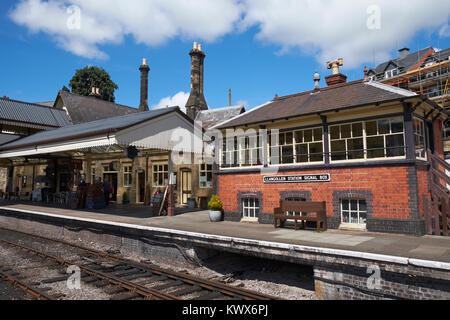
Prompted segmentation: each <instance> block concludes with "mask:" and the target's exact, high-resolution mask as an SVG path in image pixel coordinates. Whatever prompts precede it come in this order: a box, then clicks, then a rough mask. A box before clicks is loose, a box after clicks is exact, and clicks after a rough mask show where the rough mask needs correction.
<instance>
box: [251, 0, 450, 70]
mask: <svg viewBox="0 0 450 320" xmlns="http://www.w3.org/2000/svg"><path fill="white" fill-rule="evenodd" d="M374 6H375V9H377V8H379V10H374ZM368 9H369V10H368ZM244 10H245V12H246V16H245V19H244V24H245V25H246V26H247V27H248V26H254V25H256V26H258V28H259V32H258V33H257V36H256V38H257V39H259V40H260V41H264V42H267V43H272V44H276V45H279V46H280V47H281V49H280V51H279V52H281V53H284V52H286V51H288V50H289V49H292V48H300V49H301V50H302V51H303V52H304V53H306V54H308V55H312V56H316V58H317V60H318V62H319V63H321V64H322V65H325V62H326V61H330V60H331V59H336V58H344V65H345V66H347V67H356V66H359V65H360V64H361V63H363V62H372V61H373V53H375V57H376V60H377V61H381V60H384V59H388V58H389V53H390V51H392V50H393V49H396V47H397V45H398V46H399V47H403V46H406V44H407V43H408V41H410V40H411V39H412V37H413V36H414V34H415V33H416V32H417V31H419V30H422V29H436V30H437V29H439V28H441V27H442V25H444V24H447V22H448V18H449V12H450V1H448V0H434V1H432V2H429V1H423V0H396V1H392V0H346V1H342V0H328V1H325V0H302V1H300V0H299V1H296V0H286V1H278V0H245V9H244ZM368 11H369V13H368ZM377 11H378V12H379V15H377ZM378 16H379V17H380V19H379V29H377V24H376V23H373V22H374V19H375V22H377V19H376V18H377V17H378ZM368 21H370V22H371V24H370V26H371V28H369V27H368ZM430 45H431V44H430ZM412 49H413V48H412ZM414 49H415V48H414Z"/></svg>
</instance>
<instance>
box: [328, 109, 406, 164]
mask: <svg viewBox="0 0 450 320" xmlns="http://www.w3.org/2000/svg"><path fill="white" fill-rule="evenodd" d="M394 119H397V120H401V122H402V125H403V132H392V126H391V120H394ZM382 120H388V121H389V133H381V134H380V133H379V128H378V121H382ZM373 121H375V122H376V124H377V134H376V135H368V134H367V127H366V124H367V123H368V122H373ZM355 123H362V130H363V136H362V138H363V148H364V150H363V153H364V158H359V159H350V160H348V159H347V160H333V159H332V151H331V142H332V139H331V128H332V127H334V126H342V125H349V124H350V125H353V124H355ZM394 135H403V149H404V150H403V153H404V155H402V156H393V157H388V156H387V150H388V147H387V141H386V136H394ZM373 137H383V143H384V149H383V150H384V156H383V157H374V158H369V157H368V153H369V151H370V150H368V149H367V144H368V143H367V141H368V138H373ZM346 139H353V138H346ZM335 140H336V139H334V140H333V141H335ZM339 140H342V139H341V138H340V139H339ZM328 147H329V152H330V157H329V158H330V163H346V162H347V163H350V162H366V161H377V160H396V159H406V135H405V120H404V117H402V116H391V117H381V118H374V119H368V120H359V121H350V122H344V123H339V124H333V125H329V128H328ZM399 148H400V147H399ZM346 149H347V144H346ZM345 152H346V157H348V156H347V153H348V152H349V151H348V150H346V151H345Z"/></svg>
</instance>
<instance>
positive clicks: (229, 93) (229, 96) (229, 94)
mask: <svg viewBox="0 0 450 320" xmlns="http://www.w3.org/2000/svg"><path fill="white" fill-rule="evenodd" d="M228 106H230V107H231V88H230V90H228Z"/></svg>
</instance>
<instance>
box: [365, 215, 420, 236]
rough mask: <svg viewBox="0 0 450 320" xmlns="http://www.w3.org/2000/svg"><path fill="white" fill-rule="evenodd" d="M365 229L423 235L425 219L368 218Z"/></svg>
mask: <svg viewBox="0 0 450 320" xmlns="http://www.w3.org/2000/svg"><path fill="white" fill-rule="evenodd" d="M367 231H372V232H386V233H400V234H410V235H415V236H423V235H425V234H426V228H425V220H415V219H414V220H413V219H408V220H406V219H380V218H376V219H374V218H368V219H367Z"/></svg>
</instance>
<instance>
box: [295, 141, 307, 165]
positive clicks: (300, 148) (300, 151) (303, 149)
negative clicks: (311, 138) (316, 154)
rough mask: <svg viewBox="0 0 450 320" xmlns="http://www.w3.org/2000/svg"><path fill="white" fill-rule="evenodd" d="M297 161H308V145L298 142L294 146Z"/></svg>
mask: <svg viewBox="0 0 450 320" xmlns="http://www.w3.org/2000/svg"><path fill="white" fill-rule="evenodd" d="M296 152H297V162H308V145H307V144H298V145H297V146H296Z"/></svg>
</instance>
